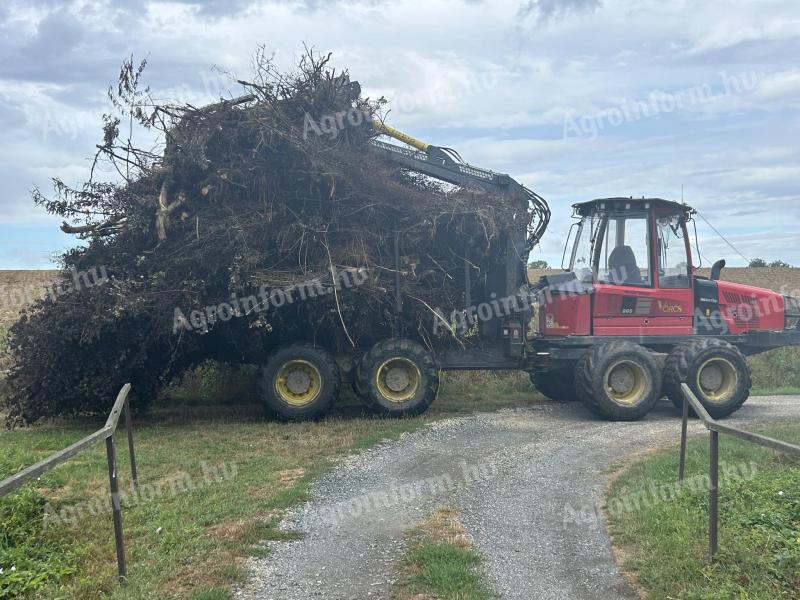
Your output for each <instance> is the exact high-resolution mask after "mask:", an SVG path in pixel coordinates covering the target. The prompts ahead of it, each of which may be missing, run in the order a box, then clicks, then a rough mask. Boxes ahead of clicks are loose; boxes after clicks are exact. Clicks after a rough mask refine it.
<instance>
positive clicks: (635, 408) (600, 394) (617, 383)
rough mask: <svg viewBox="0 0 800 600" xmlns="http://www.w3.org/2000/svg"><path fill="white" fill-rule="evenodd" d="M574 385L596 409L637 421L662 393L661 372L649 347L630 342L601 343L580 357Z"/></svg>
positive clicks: (615, 418) (614, 417)
mask: <svg viewBox="0 0 800 600" xmlns="http://www.w3.org/2000/svg"><path fill="white" fill-rule="evenodd" d="M575 389H576V390H577V394H578V397H579V398H580V400H581V401H582V402H583V403H584V404H585V405H586V406H587V407H588V408H589V409H591V410H592V411H594V412H595V413H597V414H599V415H601V416H603V417H605V418H607V419H610V420H612V421H636V420H638V419H641V418H642V417H644V416H645V415H646V414H647V413H648V412H650V410H651V409H652V408H653V406H654V405H655V403H656V402H657V401H658V398H659V397H660V395H661V373H660V370H659V368H658V364H657V362H656V361H655V359H654V358H653V356H652V355H651V354H650V352H649V351H648V350H646V349H645V348H643V347H642V346H639V345H637V344H633V343H631V342H608V343H605V344H598V345H597V346H594V347H593V348H592V349H591V350H589V351H588V352H587V353H586V354H584V356H583V357H582V358H581V359H580V361H578V366H577V367H576V369H575Z"/></svg>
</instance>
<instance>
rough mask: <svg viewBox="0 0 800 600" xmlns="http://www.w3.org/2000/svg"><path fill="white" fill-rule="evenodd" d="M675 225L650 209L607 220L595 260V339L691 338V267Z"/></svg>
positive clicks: (683, 238)
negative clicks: (658, 336) (679, 336)
mask: <svg viewBox="0 0 800 600" xmlns="http://www.w3.org/2000/svg"><path fill="white" fill-rule="evenodd" d="M678 219H679V218H678V217H675V221H673V220H671V219H670V218H667V217H664V218H661V217H659V214H658V213H657V212H656V209H655V208H654V207H652V206H651V205H650V204H649V203H645V204H644V205H643V206H641V207H640V209H639V210H635V209H634V210H631V208H630V207H626V209H625V210H624V211H621V212H618V213H614V212H609V213H608V214H607V216H606V219H605V225H604V230H603V231H602V235H603V237H602V240H601V241H600V243H598V244H597V246H596V249H595V252H596V253H595V256H594V260H595V269H596V271H595V272H596V273H597V277H596V281H597V284H596V285H595V298H594V311H593V315H594V316H593V322H592V324H593V333H594V335H598V336H637V337H638V336H653V335H685V334H689V333H691V331H692V305H693V297H692V290H691V288H690V283H691V278H690V277H689V273H690V268H689V264H690V262H691V261H690V260H689V258H688V256H687V253H688V245H687V242H686V240H687V239H688V237H687V236H686V229H685V225H682V224H681V223H679V222H678ZM671 226H676V227H677V231H678V232H679V233H676V232H674V231H673V230H672V229H671ZM668 234H670V235H671V236H672V237H670V235H668Z"/></svg>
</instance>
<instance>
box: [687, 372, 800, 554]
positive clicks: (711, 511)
mask: <svg viewBox="0 0 800 600" xmlns="http://www.w3.org/2000/svg"><path fill="white" fill-rule="evenodd" d="M681 387H682V388H683V422H682V424H681V454H680V462H679V465H678V480H679V481H680V482H681V483H683V476H684V472H685V470H686V429H687V427H688V421H689V405H691V407H692V408H693V409H694V412H695V413H696V414H697V416H698V417H699V418H700V419H701V420H702V421H703V425H705V427H706V429H708V433H709V465H708V469H709V473H708V474H709V488H708V553H709V556H710V558H711V560H712V561H713V560H714V556H715V555H716V553H717V545H718V540H719V538H718V533H719V434H720V433H724V434H726V435H730V436H731V437H735V438H739V439H740V440H745V441H746V442H750V443H752V444H757V445H759V446H764V447H766V448H771V449H773V450H777V451H778V452H783V453H785V454H789V455H792V456H797V457H800V446H795V445H794V444H789V443H787V442H782V441H780V440H776V439H773V438H770V437H767V436H764V435H758V434H756V433H751V432H749V431H744V430H743V429H739V428H738V427H733V426H732V425H724V424H722V423H718V422H717V421H715V420H714V419H713V418H712V417H711V415H709V414H708V411H707V410H706V409H705V407H704V406H703V405H702V403H701V402H700V400H698V398H697V396H695V395H694V392H692V390H691V388H690V387H689V386H688V385H686V384H685V383H683V384H681Z"/></svg>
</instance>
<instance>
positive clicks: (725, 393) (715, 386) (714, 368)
mask: <svg viewBox="0 0 800 600" xmlns="http://www.w3.org/2000/svg"><path fill="white" fill-rule="evenodd" d="M738 385H739V372H738V371H737V370H736V367H735V366H733V363H732V362H730V361H729V360H727V359H725V358H721V357H715V358H710V359H708V360H707V361H706V362H704V363H703V365H702V366H701V367H700V368H699V369H698V370H697V389H698V390H700V393H701V394H702V395H703V397H704V398H705V399H706V400H708V401H709V402H716V403H719V402H726V401H728V400H730V398H731V396H733V393H734V392H735V391H736V388H737V386H738Z"/></svg>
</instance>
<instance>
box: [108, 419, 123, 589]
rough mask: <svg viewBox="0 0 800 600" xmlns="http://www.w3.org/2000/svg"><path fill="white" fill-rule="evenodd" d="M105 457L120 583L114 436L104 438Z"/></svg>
mask: <svg viewBox="0 0 800 600" xmlns="http://www.w3.org/2000/svg"><path fill="white" fill-rule="evenodd" d="M106 456H107V457H108V481H109V485H110V487H111V512H112V514H113V517H114V544H115V545H116V547H117V571H118V572H119V578H120V580H121V581H124V580H125V576H126V575H127V567H126V565H125V542H124V540H123V537H122V512H121V506H120V503H119V481H118V480H117V453H116V450H115V449H114V436H113V435H109V436H108V437H107V438H106Z"/></svg>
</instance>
